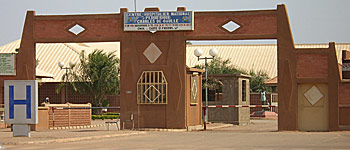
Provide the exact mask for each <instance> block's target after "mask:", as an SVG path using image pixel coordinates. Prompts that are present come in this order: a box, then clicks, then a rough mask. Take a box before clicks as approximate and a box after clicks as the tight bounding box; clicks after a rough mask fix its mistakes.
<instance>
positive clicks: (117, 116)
mask: <svg viewBox="0 0 350 150" xmlns="http://www.w3.org/2000/svg"><path fill="white" fill-rule="evenodd" d="M91 119H92V120H95V119H102V120H104V119H119V113H118V114H117V115H91Z"/></svg>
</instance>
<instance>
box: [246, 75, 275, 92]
mask: <svg viewBox="0 0 350 150" xmlns="http://www.w3.org/2000/svg"><path fill="white" fill-rule="evenodd" d="M249 75H250V76H251V78H250V80H249V82H250V91H251V92H261V91H262V89H263V88H264V89H265V91H266V92H271V91H272V89H271V88H270V87H267V86H266V85H265V83H264V82H265V81H266V80H268V79H269V77H268V75H267V74H266V73H265V72H263V71H258V72H255V71H253V70H251V71H250V72H249Z"/></svg>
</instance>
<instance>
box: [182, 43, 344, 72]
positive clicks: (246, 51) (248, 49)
mask: <svg viewBox="0 0 350 150" xmlns="http://www.w3.org/2000/svg"><path fill="white" fill-rule="evenodd" d="M328 46H329V44H296V45H295V48H328ZM335 46H336V51H337V57H338V63H339V64H341V51H342V50H350V43H336V44H335ZM196 48H200V49H202V50H203V52H204V53H203V55H202V56H210V55H209V50H210V49H211V48H216V49H217V50H218V51H219V54H218V57H220V58H222V59H223V60H226V59H229V60H230V61H231V64H232V65H233V66H236V67H237V68H240V69H244V70H246V71H250V70H254V71H260V70H261V71H265V72H266V73H267V74H268V76H269V77H270V78H273V77H275V76H277V45H275V44H259V45H188V46H187V54H186V56H187V58H186V61H187V62H186V64H187V66H189V67H193V66H195V65H198V64H203V63H204V62H201V61H198V59H197V57H196V56H194V54H193V52H194V50H195V49H196Z"/></svg>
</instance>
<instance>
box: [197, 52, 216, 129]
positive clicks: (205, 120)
mask: <svg viewBox="0 0 350 150" xmlns="http://www.w3.org/2000/svg"><path fill="white" fill-rule="evenodd" d="M202 54H203V51H202V50H201V49H199V48H197V49H195V50H194V55H195V56H197V57H198V61H199V60H204V62H205V110H204V130H206V129H207V122H208V71H207V67H208V63H207V60H208V59H214V57H215V56H217V55H218V50H217V49H216V48H211V49H210V51H209V55H210V56H212V57H202V58H201V57H200V56H202Z"/></svg>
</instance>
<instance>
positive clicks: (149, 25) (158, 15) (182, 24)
mask: <svg viewBox="0 0 350 150" xmlns="http://www.w3.org/2000/svg"><path fill="white" fill-rule="evenodd" d="M150 30H154V31H181V30H194V13H193V12H192V11H170V12H125V13H124V31H150Z"/></svg>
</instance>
